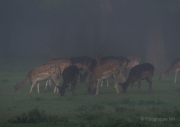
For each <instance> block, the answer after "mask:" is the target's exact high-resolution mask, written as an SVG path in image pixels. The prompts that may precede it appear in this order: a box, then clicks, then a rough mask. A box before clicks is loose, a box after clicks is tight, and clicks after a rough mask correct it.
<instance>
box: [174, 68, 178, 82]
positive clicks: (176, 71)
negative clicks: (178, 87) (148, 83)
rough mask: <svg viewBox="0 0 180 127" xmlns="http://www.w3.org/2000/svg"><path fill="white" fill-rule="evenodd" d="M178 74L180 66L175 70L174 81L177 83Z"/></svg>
mask: <svg viewBox="0 0 180 127" xmlns="http://www.w3.org/2000/svg"><path fill="white" fill-rule="evenodd" d="M177 74H178V68H177V69H176V70H175V78H174V83H176V77H177Z"/></svg>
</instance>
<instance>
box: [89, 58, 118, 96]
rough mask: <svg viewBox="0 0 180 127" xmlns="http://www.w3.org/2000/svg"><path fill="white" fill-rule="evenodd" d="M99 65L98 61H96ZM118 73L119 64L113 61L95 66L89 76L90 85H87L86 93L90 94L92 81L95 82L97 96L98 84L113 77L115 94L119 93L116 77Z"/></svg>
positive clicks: (109, 60)
mask: <svg viewBox="0 0 180 127" xmlns="http://www.w3.org/2000/svg"><path fill="white" fill-rule="evenodd" d="M97 63H99V60H97ZM119 73H120V62H119V61H118V60H115V59H108V60H106V62H104V63H103V64H100V65H99V66H96V67H95V68H94V69H93V72H92V74H91V76H90V84H89V85H88V93H89V94H90V93H91V91H92V88H93V85H94V81H98V82H97V89H96V94H99V84H100V82H101V81H102V80H104V79H108V78H109V77H111V76H113V77H114V79H115V86H116V92H117V93H119V87H118V84H117V83H118V75H119Z"/></svg>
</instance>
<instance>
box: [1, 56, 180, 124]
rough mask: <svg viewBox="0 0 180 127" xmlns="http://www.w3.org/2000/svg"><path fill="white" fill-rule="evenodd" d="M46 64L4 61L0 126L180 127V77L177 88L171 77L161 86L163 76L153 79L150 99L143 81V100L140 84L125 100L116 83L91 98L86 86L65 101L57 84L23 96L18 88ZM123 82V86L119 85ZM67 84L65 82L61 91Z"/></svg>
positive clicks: (27, 88) (27, 86) (80, 85)
mask: <svg viewBox="0 0 180 127" xmlns="http://www.w3.org/2000/svg"><path fill="white" fill-rule="evenodd" d="M45 62H46V61H44V60H29V59H18V60H11V61H7V60H4V59H2V58H1V59H0V66H1V68H0V85H1V89H0V126H3V127H15V126H18V127H24V126H27V127H31V126H34V127H36V126H37V127H39V126H43V127H48V126H54V127H56V126H58V127H59V126H61V127H66V126H74V127H121V126H122V127H123V126H124V127H125V126H127V127H128V126H129V127H151V126H152V127H156V126H158V127H161V126H163V127H164V126H170V127H171V126H172V127H176V126H180V99H179V96H180V77H179V76H178V77H177V83H173V81H174V76H173V75H171V74H169V75H167V76H166V77H165V78H164V79H163V80H162V81H159V75H154V76H153V79H152V81H153V85H152V94H147V93H148V83H147V82H146V81H142V85H141V93H140V94H139V92H138V91H139V90H138V84H137V82H136V83H135V84H134V87H133V89H132V93H130V86H129V87H128V89H127V92H126V94H122V90H121V87H119V89H120V93H118V94H117V93H116V91H115V88H114V82H112V83H111V84H110V86H109V87H107V86H106V81H104V85H103V87H100V88H99V95H95V88H94V91H93V94H92V95H88V94H87V87H86V85H85V84H83V83H80V82H78V83H77V84H76V92H75V96H72V95H71V90H70V87H69V88H67V89H66V93H65V96H64V97H61V96H60V94H59V93H53V90H54V86H55V84H54V83H53V84H52V87H51V88H50V87H48V89H45V82H41V83H40V93H39V94H38V93H37V88H34V89H33V91H32V93H29V91H30V87H31V84H30V83H27V84H25V85H24V86H23V87H22V89H21V90H20V92H19V93H14V86H15V85H16V83H17V82H20V81H21V80H22V79H23V78H24V77H25V76H26V75H27V74H28V72H29V70H30V69H31V68H33V67H36V66H39V65H42V64H43V63H45ZM120 82H121V81H120ZM61 84H62V79H60V85H61Z"/></svg>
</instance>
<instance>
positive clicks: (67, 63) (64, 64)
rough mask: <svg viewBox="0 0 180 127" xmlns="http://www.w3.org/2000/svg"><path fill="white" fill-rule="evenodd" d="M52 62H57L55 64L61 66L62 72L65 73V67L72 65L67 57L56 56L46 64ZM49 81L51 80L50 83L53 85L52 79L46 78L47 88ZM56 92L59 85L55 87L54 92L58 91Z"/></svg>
mask: <svg viewBox="0 0 180 127" xmlns="http://www.w3.org/2000/svg"><path fill="white" fill-rule="evenodd" d="M51 64H55V65H57V66H59V68H60V69H61V73H63V71H64V69H65V68H66V67H68V66H70V64H71V60H70V59H66V58H56V59H53V60H50V61H48V62H46V63H45V64H44V65H51ZM48 82H49V85H50V87H51V79H48V80H46V86H45V89H46V88H47V86H48ZM56 92H58V89H57V87H55V88H54V93H56Z"/></svg>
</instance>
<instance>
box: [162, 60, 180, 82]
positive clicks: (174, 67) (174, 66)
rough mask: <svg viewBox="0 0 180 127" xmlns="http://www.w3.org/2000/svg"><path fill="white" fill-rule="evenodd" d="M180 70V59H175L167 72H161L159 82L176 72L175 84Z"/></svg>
mask: <svg viewBox="0 0 180 127" xmlns="http://www.w3.org/2000/svg"><path fill="white" fill-rule="evenodd" d="M179 69H180V57H178V58H176V59H174V60H173V62H172V64H171V66H170V67H169V68H168V69H167V70H166V71H162V72H161V74H160V77H159V80H160V81H161V80H162V79H163V78H164V76H165V75H167V74H168V73H170V72H171V71H174V72H175V78H174V83H176V77H177V74H178V71H179Z"/></svg>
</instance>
